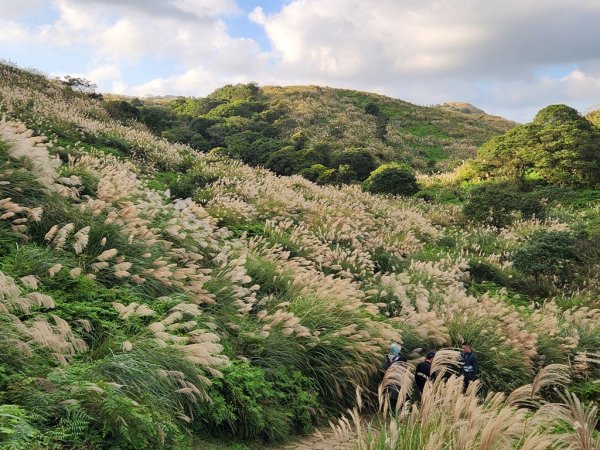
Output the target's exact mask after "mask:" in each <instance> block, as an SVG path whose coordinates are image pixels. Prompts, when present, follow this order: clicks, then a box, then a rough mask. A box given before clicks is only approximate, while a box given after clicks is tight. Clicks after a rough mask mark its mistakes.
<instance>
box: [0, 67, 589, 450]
mask: <svg viewBox="0 0 600 450" xmlns="http://www.w3.org/2000/svg"><path fill="white" fill-rule="evenodd" d="M231 89H232V91H233V92H238V91H239V87H236V88H231ZM249 89H251V90H252V91H253V92H255V90H254V88H249ZM313 91H314V92H319V90H318V88H314V90H313V89H312V88H310V89H308V90H306V89H304V88H303V89H298V91H297V92H296V93H294V94H293V95H292V94H291V93H290V92H288V93H286V94H285V95H284V93H285V90H283V89H279V88H272V89H264V90H263V91H258V92H255V95H261V96H265V98H267V100H264V101H265V102H267V103H268V102H272V104H273V107H272V106H268V107H267V108H266V109H261V108H263V106H260V108H258V107H257V108H258V109H259V110H260V111H258V112H256V111H253V110H252V108H254V106H253V103H254V102H263V100H256V101H254V100H252V101H245V100H244V101H242V102H241V103H237V102H235V101H233V102H231V101H226V102H221V101H220V100H219V99H218V98H216V99H215V96H217V97H218V96H226V95H228V94H226V92H227V89H225V90H222V91H220V93H219V94H215V96H213V97H209V98H208V99H201V100H185V99H184V100H178V101H176V103H175V105H173V113H172V114H173V116H170V117H175V116H177V115H178V114H180V112H178V111H177V108H179V109H181V110H186V111H187V108H195V107H198V108H201V107H202V105H204V104H205V103H206V104H209V105H211V103H210V102H212V101H213V100H214V101H215V102H216V103H218V105H213V106H211V107H210V108H208V107H207V108H206V109H200V110H199V111H198V112H194V111H192V112H190V113H187V112H186V113H185V114H186V117H190V118H193V119H194V120H198V127H199V128H198V130H200V131H199V132H198V133H196V134H194V136H192V139H198V140H199V142H200V143H202V142H203V141H200V137H202V139H205V140H206V141H207V142H209V144H210V141H209V140H208V138H209V136H205V135H204V134H203V133H204V132H205V131H207V130H209V129H211V127H215V126H217V125H218V129H221V130H223V136H225V137H223V139H224V140H225V141H227V140H228V139H229V141H230V143H229V144H228V147H227V148H228V151H226V152H225V151H208V152H205V151H204V150H210V149H209V148H208V147H207V148H203V149H202V150H203V151H198V150H196V149H194V148H193V147H191V146H189V145H184V144H179V143H173V142H170V140H168V139H165V138H161V137H157V134H162V135H165V136H166V137H168V138H169V139H171V138H172V137H171V136H169V135H168V133H166V132H168V131H171V132H174V131H173V130H174V127H172V126H171V127H167V128H165V129H163V130H162V131H161V130H160V129H158V128H157V129H155V130H153V131H152V132H151V131H149V130H148V124H149V122H148V118H147V117H146V118H145V119H144V123H145V125H144V124H141V123H138V122H137V121H136V120H135V119H136V117H137V115H138V114H141V115H144V114H148V110H146V112H144V109H145V108H148V106H146V105H143V104H142V105H137V106H136V105H131V104H130V103H127V105H129V106H134V109H131V108H129V106H127V105H126V104H123V103H122V102H121V100H113V102H116V103H110V102H108V101H107V100H106V99H98V98H95V96H90V95H89V94H86V93H82V92H77V91H74V90H73V89H71V87H69V86H66V85H65V84H64V83H60V82H58V81H53V80H48V79H46V78H44V77H42V76H40V75H35V74H32V73H28V72H24V71H21V70H18V69H15V68H13V67H9V66H4V65H3V66H0V110H1V112H2V115H3V119H2V122H0V446H1V447H2V448H10V449H17V448H23V449H47V448H54V449H71V448H86V449H101V448H121V449H148V448H157V449H158V448H166V449H186V448H189V449H193V448H197V449H202V448H210V447H208V446H209V445H212V444H211V443H214V442H215V440H216V442H217V444H216V446H217V448H227V447H228V446H229V445H232V444H233V443H235V444H236V445H238V447H237V448H240V447H239V446H240V445H243V446H249V447H263V446H264V443H270V444H273V445H278V443H281V442H284V441H286V440H287V439H289V438H290V437H291V436H293V435H295V434H304V433H308V432H310V431H311V430H312V429H313V428H314V427H315V426H318V425H320V424H326V423H327V420H329V419H331V418H333V417H335V416H338V415H339V414H340V413H342V412H343V411H344V410H345V409H346V408H348V407H354V406H355V405H357V403H359V404H361V405H362V406H363V407H364V408H365V409H366V410H367V412H368V414H372V413H373V412H374V411H375V410H376V408H377V403H378V400H377V388H378V384H379V382H380V381H381V379H382V373H381V364H382V361H383V357H384V355H385V354H386V353H387V352H388V349H389V348H390V344H391V343H393V342H397V343H400V344H401V345H402V355H403V356H405V357H406V358H407V359H408V360H409V364H408V365H406V366H401V367H402V371H401V373H399V374H397V375H398V377H399V381H398V382H399V383H401V384H402V386H403V389H404V388H406V390H404V391H402V392H406V393H409V392H410V391H411V389H412V388H411V386H412V380H413V379H414V378H413V377H414V375H413V372H414V365H415V363H416V362H417V361H418V360H419V359H422V357H423V355H424V354H425V353H426V352H427V351H428V350H441V349H445V350H441V351H439V352H438V353H439V354H440V357H438V359H437V360H436V364H437V365H438V366H439V367H442V366H452V363H453V362H455V361H456V358H457V353H456V351H454V350H453V349H455V348H457V347H459V346H460V344H461V343H462V342H463V341H465V340H467V341H470V342H471V344H472V346H473V348H474V350H475V352H476V353H477V355H478V358H479V365H480V381H478V382H476V383H473V384H471V387H470V388H469V390H468V392H467V393H466V395H463V393H462V381H461V380H460V379H457V378H455V377H451V378H450V381H448V382H447V383H446V382H445V379H446V378H445V377H441V376H440V377H438V379H437V380H436V382H435V383H428V385H431V386H430V387H429V388H428V390H427V391H425V393H424V396H423V398H422V402H420V403H418V405H420V406H417V403H415V404H414V406H413V405H412V404H411V405H410V406H409V407H407V408H405V409H404V412H403V414H401V415H399V416H387V417H385V418H384V419H382V420H379V421H376V422H374V424H373V427H378V428H377V432H375V433H366V434H361V435H359V436H358V438H357V439H358V442H357V444H359V445H361V446H362V448H382V449H383V448H410V449H415V450H416V449H423V448H432V449H433V448H441V447H440V446H439V444H440V443H442V442H443V443H450V444H451V445H456V447H452V448H465V449H492V448H495V449H513V448H527V449H543V448H553V447H556V448H573V449H595V448H600V447H599V446H600V441H599V440H598V437H597V433H596V431H595V427H596V426H597V416H596V414H597V409H596V407H595V406H594V405H593V404H590V403H589V402H590V401H594V400H597V399H598V396H599V395H600V388H599V384H598V383H597V380H598V377H599V376H600V365H599V364H598V362H599V359H600V355H599V354H598V348H599V347H600V309H598V307H599V304H598V298H599V294H600V277H599V273H600V271H599V270H598V269H599V267H598V266H599V254H598V248H599V245H598V244H599V243H600V233H599V228H600V202H599V201H598V198H597V196H594V194H593V193H592V192H594V191H591V190H581V189H580V188H579V187H563V186H560V185H557V186H553V185H551V184H549V185H546V186H547V187H548V189H549V190H552V192H555V193H556V192H558V193H559V194H561V195H560V196H559V195H556V196H554V197H552V196H550V195H547V196H545V197H543V198H542V199H541V200H539V199H538V200H539V202H538V203H539V210H536V212H534V213H531V214H530V212H529V210H527V209H525V208H521V209H519V208H517V209H515V210H511V211H508V212H507V211H505V210H503V209H500V213H502V214H504V215H503V216H502V218H503V219H505V220H499V221H491V220H490V217H491V216H490V215H489V214H486V215H484V216H483V217H480V216H477V215H476V214H470V213H469V209H468V206H467V205H468V201H470V200H472V197H469V196H468V195H471V191H473V190H474V188H475V187H476V186H478V185H477V184H476V183H479V181H478V180H476V178H477V177H475V176H474V177H473V178H472V179H471V180H470V181H467V182H465V181H464V180H461V181H456V182H455V180H454V179H452V180H450V178H451V177H450V176H448V178H449V179H448V180H444V178H443V177H437V178H436V177H429V178H422V179H420V183H421V184H420V185H421V188H422V190H421V195H420V196H421V197H422V198H411V197H394V196H384V195H374V194H370V193H367V192H364V191H362V190H361V188H360V187H359V186H358V185H355V184H354V185H352V184H351V185H341V186H331V185H319V184H316V183H313V182H311V181H309V180H308V179H306V178H304V177H302V176H299V175H294V176H278V175H276V174H274V173H272V172H270V171H268V170H266V169H264V168H253V167H251V166H249V165H246V164H244V163H242V162H240V161H239V160H236V159H232V158H230V157H229V156H227V154H228V153H229V152H230V151H232V150H231V149H232V148H239V149H244V148H247V147H246V146H247V145H249V142H250V141H248V142H247V141H242V142H241V143H238V144H239V147H234V146H233V142H237V141H235V139H238V138H239V135H240V134H239V133H237V131H236V133H234V134H228V131H227V130H228V129H229V127H233V128H234V129H236V128H235V127H239V128H237V130H238V131H241V133H245V132H249V133H250V132H255V133H259V134H260V135H261V136H262V135H264V134H265V130H268V129H272V130H273V133H274V134H273V137H271V138H269V139H290V142H291V144H290V145H291V146H292V147H293V148H294V149H295V150H294V151H309V150H310V149H311V148H313V149H314V147H316V146H318V145H323V143H322V142H321V140H322V139H324V138H325V137H327V139H330V140H329V141H328V144H327V145H331V146H332V147H333V148H334V149H335V150H337V149H338V147H335V146H336V145H337V144H336V141H339V142H342V141H343V142H344V144H343V145H342V147H344V148H345V147H346V145H347V144H346V142H348V143H350V142H353V141H352V140H353V139H356V141H355V142H356V143H357V144H358V143H360V142H362V143H363V144H364V143H365V142H371V140H369V139H371V138H370V137H369V138H367V137H365V136H372V134H371V133H367V135H361V133H362V132H361V128H359V127H358V126H356V127H355V126H354V124H355V123H359V122H360V123H362V124H364V123H367V122H364V121H363V119H364V117H365V115H364V112H365V110H366V109H369V111H371V112H367V114H368V115H369V116H371V117H372V119H370V121H369V122H368V123H369V124H371V125H370V126H372V129H373V130H374V133H376V130H377V126H378V123H379V122H378V121H379V120H382V121H383V120H384V118H385V120H386V121H387V122H386V125H385V136H387V137H386V138H385V139H386V140H380V141H381V142H382V143H383V142H391V141H389V140H391V139H392V137H394V136H395V137H394V139H395V138H396V137H397V138H398V141H397V142H401V143H402V144H401V145H400V144H398V146H397V147H394V146H391V145H388V144H381V145H382V147H381V152H382V153H381V155H379V154H377V155H376V157H377V158H384V157H385V155H388V152H389V155H390V157H391V156H392V155H404V154H405V153H406V154H409V153H411V151H412V149H414V150H415V151H416V152H417V153H418V152H419V151H420V150H424V149H433V148H438V147H439V148H441V149H446V150H445V151H448V152H450V150H449V149H450V148H451V147H452V146H453V145H455V144H456V145H458V146H463V145H467V144H466V142H467V139H472V140H468V142H469V144H468V145H469V146H476V145H479V144H480V143H483V142H484V141H485V140H487V138H489V137H491V136H492V135H494V134H497V133H500V132H501V131H503V130H504V129H506V128H508V125H507V124H506V122H502V121H497V120H496V119H492V118H490V119H481V118H472V117H471V116H470V115H464V114H460V113H451V112H445V111H443V110H441V109H428V108H420V107H416V106H414V105H408V104H404V103H401V102H398V101H394V100H390V99H386V98H382V97H378V96H374V95H371V94H357V93H355V92H354V91H336V90H323V91H322V92H320V93H319V95H316V94H315V95H313V94H312V93H311V92H313ZM292 92H294V91H293V90H292ZM306 92H308V93H306ZM323 92H324V93H323ZM288 94H289V95H288ZM232 95H233V94H232ZM236 95H237V94H236ZM253 95H254V94H253ZM286 102H288V103H290V104H294V105H296V106H294V107H292V106H289V105H286ZM248 103H250V104H248ZM332 103H334V104H335V105H343V108H342V107H341V106H340V107H341V108H342V109H341V110H340V112H339V113H338V112H335V108H337V107H338V106H336V107H335V108H334V107H333V106H332V110H328V108H329V105H331V104H332ZM268 104H271V103H268ZM277 104H280V107H281V108H290V109H293V110H294V111H295V114H297V116H294V117H291V116H288V117H289V122H288V121H285V126H284V124H279V123H278V122H277V120H279V119H275V118H271V117H270V116H269V114H271V113H272V112H273V108H274V105H277ZM300 105H302V108H300ZM368 105H375V106H368ZM168 107H169V108H171V106H168ZM128 108H129V114H130V117H129V118H126V117H125V111H126V110H127V109H128ZM153 108H154V109H152V111H153V114H155V117H156V120H157V121H159V122H160V121H161V120H163V116H162V114H163V112H164V111H165V110H164V107H163V106H154V107H153ZM236 108H241V110H238V109H236ZM246 108H250V112H248V114H246V113H245V112H244V114H246V115H247V117H245V116H244V114H237V113H238V112H239V111H242V112H243V111H246ZM115 109H116V111H115ZM215 110H216V111H215ZM228 110H235V111H236V114H233V113H231V114H230V113H227V112H226V111H228ZM411 110H412V111H415V112H419V111H420V112H422V113H423V114H425V112H427V113H428V114H429V113H430V114H431V115H430V116H428V117H429V118H430V121H429V122H427V125H425V124H424V123H423V122H418V123H417V122H411V121H413V120H415V119H414V115H412V114H407V113H406V114H407V115H404V114H405V113H404V112H403V111H411ZM324 111H329V112H328V113H327V114H326V115H325V116H324V117H322V116H320V114H323V113H324ZM342 111H345V113H344V114H346V116H347V120H342V119H343V118H344V117H345V116H343V114H342ZM255 114H259V115H263V116H264V120H262V121H260V120H257V119H256V117H255ZM336 114H340V115H339V116H337V117H338V118H337V119H336V118H335V117H336ZM355 114H356V115H357V117H358V116H360V117H361V119H357V121H356V122H354V121H353V119H352V118H353V117H354V115H355ZM211 115H212V116H211ZM263 116H261V117H263ZM211 117H215V119H214V120H215V121H216V122H215V123H212V122H211V123H212V124H211V125H210V127H205V125H206V124H207V123H208V122H207V121H212V120H213V119H212V118H211ZM281 117H286V116H280V118H281ZM433 117H436V118H438V119H439V120H438V119H436V120H433ZM173 120H179V119H173ZM190 120H192V119H190ZM454 120H456V123H459V124H460V126H458V127H457V126H456V123H455V122H454ZM483 120H487V121H489V124H488V125H486V126H485V127H487V128H482V125H481V124H482V123H483V122H482V121H483ZM327 121H331V122H330V123H337V122H338V121H339V122H343V125H340V127H342V128H341V130H342V131H340V135H338V136H337V137H336V136H331V138H329V137H328V136H329V135H328V133H329V132H330V131H327V130H331V127H330V126H329V125H327V126H325V125H324V124H323V123H321V122H327ZM178 123H179V122H173V124H175V125H176V124H178ZM190 123H192V122H190ZM257 123H259V124H261V125H260V126H264V127H265V130H263V129H261V131H252V126H254V125H255V124H257ZM381 123H383V122H381ZM264 124H268V125H269V126H267V125H264ZM306 124H311V126H306ZM393 124H397V128H395V127H396V125H393ZM177 126H179V125H177ZM181 126H183V125H181ZM269 127H273V128H269ZM379 129H380V130H381V132H383V127H381V128H379ZM202 130H204V131H202ZM280 130H284V132H283V134H280V133H281V131H280ZM275 131H276V132H275ZM182 132H183V130H182ZM165 133H166V134H165ZM303 135H305V136H303ZM474 135H476V137H475V138H473V136H474ZM198 136H200V137H198ZM236 136H237V137H236ZM361 136H362V137H361ZM408 136H413V137H411V138H410V139H409V138H408ZM363 137H364V138H363ZM257 139H258V138H257ZM261 139H267V138H264V137H263V138H261ZM372 139H373V140H372V142H373V146H376V144H375V142H379V141H377V138H376V137H373V138H372ZM388 139H389V140H388ZM411 139H412V141H411ZM175 140H177V139H175ZM296 140H297V141H298V142H303V144H302V145H300V144H297V147H294V145H295V144H294V142H296ZM252 142H255V141H252ZM409 142H412V144H410V143H409ZM238 144H235V145H238ZM194 145H195V146H196V147H198V146H199V145H200V144H199V143H198V142H196V144H194ZM340 145H341V144H340ZM209 146H210V145H209ZM402 146H405V147H402ZM444 146H447V147H444ZM340 148H341V147H340ZM301 149H302V150H301ZM424 151H425V152H426V151H429V150H424ZM467 153H472V154H473V155H474V154H475V153H474V151H472V150H468V152H467ZM252 154H254V153H252ZM242 159H243V158H242ZM453 183H454V184H453ZM515 195H516V194H515ZM522 195H524V194H523V193H522V192H521V191H519V194H518V198H519V200H521V199H522ZM463 196H467V197H466V199H465V198H463ZM471 204H472V205H473V203H471ZM492 206H493V205H492ZM475 209H477V208H475ZM388 381H389V380H388ZM551 387H556V389H557V390H556V391H555V390H552V389H551ZM478 390H480V392H481V394H478ZM493 392H497V394H493ZM357 393H360V394H359V395H357ZM486 394H490V395H489V396H487V397H486V396H485V395H486ZM415 395H416V394H415ZM417 398H418V396H414V397H413V399H414V400H416V399H417ZM359 399H360V401H359ZM400 406H402V405H401V404H400ZM357 408H358V406H357ZM355 417H358V416H357V415H355ZM357 421H358V418H357ZM369 442H371V443H372V444H373V446H371V447H368V446H369V445H371V444H369ZM458 446H460V447H458ZM242 448H243V447H242Z"/></svg>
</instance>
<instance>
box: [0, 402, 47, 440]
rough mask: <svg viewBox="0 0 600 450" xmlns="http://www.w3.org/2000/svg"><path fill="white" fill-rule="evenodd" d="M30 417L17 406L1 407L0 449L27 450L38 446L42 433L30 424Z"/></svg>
mask: <svg viewBox="0 0 600 450" xmlns="http://www.w3.org/2000/svg"><path fill="white" fill-rule="evenodd" d="M29 420H30V417H29V416H28V415H27V413H26V412H25V411H24V410H23V409H22V408H21V407H20V406H17V405H0V447H1V448H3V449H5V450H25V449H31V448H33V447H35V446H36V444H37V443H38V442H39V438H40V437H41V435H40V432H39V431H38V430H37V429H36V428H35V427H33V426H32V425H31V424H30V423H29Z"/></svg>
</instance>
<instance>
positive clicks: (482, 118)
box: [262, 86, 515, 169]
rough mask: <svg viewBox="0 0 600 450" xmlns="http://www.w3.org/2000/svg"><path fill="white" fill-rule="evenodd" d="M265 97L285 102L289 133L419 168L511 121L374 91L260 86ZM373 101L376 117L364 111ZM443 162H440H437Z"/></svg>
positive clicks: (465, 154) (459, 154) (464, 154)
mask: <svg viewBox="0 0 600 450" xmlns="http://www.w3.org/2000/svg"><path fill="white" fill-rule="evenodd" d="M262 92H264V93H265V94H266V95H267V97H268V98H269V99H270V101H274V102H279V103H281V104H282V105H285V106H286V107H287V110H288V116H287V117H285V118H284V119H283V120H285V121H286V122H287V123H286V127H287V128H288V130H289V131H288V133H290V134H293V133H294V132H297V131H300V130H302V131H304V132H305V133H306V134H307V135H308V136H309V137H310V138H311V139H313V140H315V141H326V142H331V143H333V144H334V145H335V146H336V148H337V149H341V150H343V149H345V148H352V147H365V148H368V149H370V150H371V151H372V152H373V154H374V155H375V156H377V157H378V158H379V159H381V160H384V161H393V160H398V159H400V160H403V161H407V162H409V163H411V165H413V166H414V167H416V168H421V169H424V168H426V167H427V166H428V161H433V162H440V161H444V160H448V161H447V162H446V163H450V164H453V163H455V162H456V161H460V160H463V159H465V158H469V157H473V156H474V155H475V151H476V148H477V147H478V146H479V145H481V144H483V143H484V142H486V141H487V140H489V139H490V138H491V137H493V136H495V135H498V134H501V133H503V132H505V131H507V130H508V129H510V128H512V127H513V126H515V123H514V122H510V121H507V120H505V119H502V118H500V117H496V116H489V115H485V114H481V115H468V114H463V113H459V112H453V111H447V110H444V109H440V108H430V107H425V106H418V105H414V104H411V103H408V102H405V101H402V100H397V99H393V98H390V97H386V96H383V95H378V94H371V93H367V92H359V91H354V90H346V89H332V88H322V87H316V86H309V87H304V86H302V87H284V88H280V87H264V88H262ZM369 104H375V105H376V106H377V107H378V109H379V112H380V114H379V116H374V115H372V114H367V113H365V107H366V106H367V105H369ZM441 167H444V164H441Z"/></svg>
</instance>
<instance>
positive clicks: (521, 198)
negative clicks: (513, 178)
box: [463, 183, 545, 227]
mask: <svg viewBox="0 0 600 450" xmlns="http://www.w3.org/2000/svg"><path fill="white" fill-rule="evenodd" d="M463 213H464V214H465V215H466V216H467V217H468V218H469V219H471V220H475V221H477V222H482V223H490V224H492V225H494V226H496V227H503V226H506V225H509V224H510V223H512V222H513V220H514V219H515V218H516V217H518V216H521V217H524V218H531V217H534V216H535V217H538V218H543V217H544V213H545V209H544V206H543V204H542V202H541V200H540V198H539V195H536V194H532V193H524V192H520V191H519V190H518V189H517V187H516V186H514V185H512V184H510V183H485V184H482V185H480V186H478V187H476V188H474V189H473V190H472V191H471V192H470V193H469V195H468V197H467V199H466V201H465V203H464V205H463ZM516 213H518V214H516Z"/></svg>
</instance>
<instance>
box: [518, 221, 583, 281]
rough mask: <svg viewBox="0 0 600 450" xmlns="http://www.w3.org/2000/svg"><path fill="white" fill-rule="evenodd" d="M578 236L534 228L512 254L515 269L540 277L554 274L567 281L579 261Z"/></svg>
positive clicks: (553, 275)
mask: <svg viewBox="0 0 600 450" xmlns="http://www.w3.org/2000/svg"><path fill="white" fill-rule="evenodd" d="M576 244H577V240H576V239H575V237H574V236H573V235H572V234H571V233H568V232H565V231H545V230H540V231H536V232H535V233H534V234H533V235H532V236H531V238H530V239H529V241H528V242H527V243H526V244H525V246H523V247H522V248H520V249H518V250H516V251H515V252H514V253H513V255H512V261H513V264H514V267H515V269H517V270H520V271H521V272H523V273H525V274H527V275H531V276H534V277H536V278H539V277H541V276H547V277H557V278H558V279H559V281H563V282H564V281H567V280H568V279H569V278H570V277H571V275H572V274H573V269H574V266H575V265H576V264H577V262H578V261H579V257H578V255H577V251H576Z"/></svg>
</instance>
